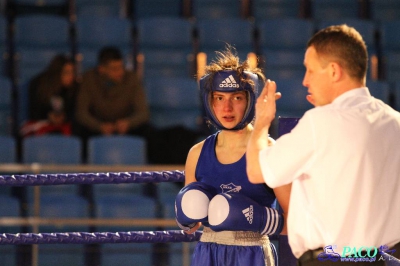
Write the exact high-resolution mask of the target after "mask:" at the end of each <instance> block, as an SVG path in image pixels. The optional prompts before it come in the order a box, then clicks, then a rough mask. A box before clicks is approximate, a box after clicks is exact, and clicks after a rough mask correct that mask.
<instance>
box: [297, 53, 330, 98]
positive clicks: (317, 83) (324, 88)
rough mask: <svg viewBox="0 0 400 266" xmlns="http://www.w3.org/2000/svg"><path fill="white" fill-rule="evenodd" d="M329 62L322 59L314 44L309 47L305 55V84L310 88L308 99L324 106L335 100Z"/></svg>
mask: <svg viewBox="0 0 400 266" xmlns="http://www.w3.org/2000/svg"><path fill="white" fill-rule="evenodd" d="M328 65H329V64H328V63H327V62H325V61H324V60H322V59H321V58H320V57H319V56H318V54H317V51H316V50H315V48H314V47H313V46H311V47H309V48H308V49H307V51H306V54H305V57H304V66H305V67H306V74H305V76H304V79H303V86H304V87H307V88H308V93H309V95H307V100H308V101H309V102H311V103H312V104H313V105H314V106H322V105H326V104H329V103H331V102H332V101H333V92H332V88H331V82H330V81H331V79H330V75H329V74H330V72H329V67H328Z"/></svg>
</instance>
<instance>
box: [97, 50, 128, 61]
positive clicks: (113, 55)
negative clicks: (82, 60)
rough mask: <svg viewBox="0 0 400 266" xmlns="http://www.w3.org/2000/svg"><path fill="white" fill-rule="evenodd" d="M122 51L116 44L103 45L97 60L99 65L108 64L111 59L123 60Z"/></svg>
mask: <svg viewBox="0 0 400 266" xmlns="http://www.w3.org/2000/svg"><path fill="white" fill-rule="evenodd" d="M122 59H123V57H122V54H121V51H120V50H119V49H118V48H116V47H114V46H106V47H103V48H102V49H101V50H100V52H99V55H98V58H97V61H98V64H99V65H105V64H108V63H109V62H110V61H115V60H122Z"/></svg>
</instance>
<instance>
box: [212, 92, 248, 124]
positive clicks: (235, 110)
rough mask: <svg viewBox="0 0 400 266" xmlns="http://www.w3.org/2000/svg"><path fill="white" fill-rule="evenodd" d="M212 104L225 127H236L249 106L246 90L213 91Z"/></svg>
mask: <svg viewBox="0 0 400 266" xmlns="http://www.w3.org/2000/svg"><path fill="white" fill-rule="evenodd" d="M212 106H213V111H214V114H215V116H216V117H217V119H218V121H219V122H220V123H221V124H222V125H223V126H224V127H225V128H228V129H229V128H233V127H235V126H236V125H237V124H238V123H239V122H240V121H241V120H242V119H243V116H244V113H245V110H246V107H247V97H246V92H244V91H238V92H218V91H215V92H213V95H212Z"/></svg>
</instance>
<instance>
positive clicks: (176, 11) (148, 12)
mask: <svg viewBox="0 0 400 266" xmlns="http://www.w3.org/2000/svg"><path fill="white" fill-rule="evenodd" d="M182 15H183V1H182V0H169V1H164V0H136V1H133V5H132V17H133V19H136V20H140V19H142V18H150V17H175V18H177V17H182Z"/></svg>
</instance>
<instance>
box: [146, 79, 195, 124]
mask: <svg viewBox="0 0 400 266" xmlns="http://www.w3.org/2000/svg"><path fill="white" fill-rule="evenodd" d="M145 88H146V92H147V98H148V100H149V105H150V113H151V116H150V121H151V122H152V123H153V124H154V125H157V126H158V127H160V128H166V127H171V126H176V125H183V126H185V127H187V128H191V129H197V128H198V126H199V123H200V122H199V121H200V120H201V107H200V95H199V90H198V87H197V82H196V80H195V79H191V78H168V77H165V78H163V77H160V78H153V79H149V80H146V84H145Z"/></svg>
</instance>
